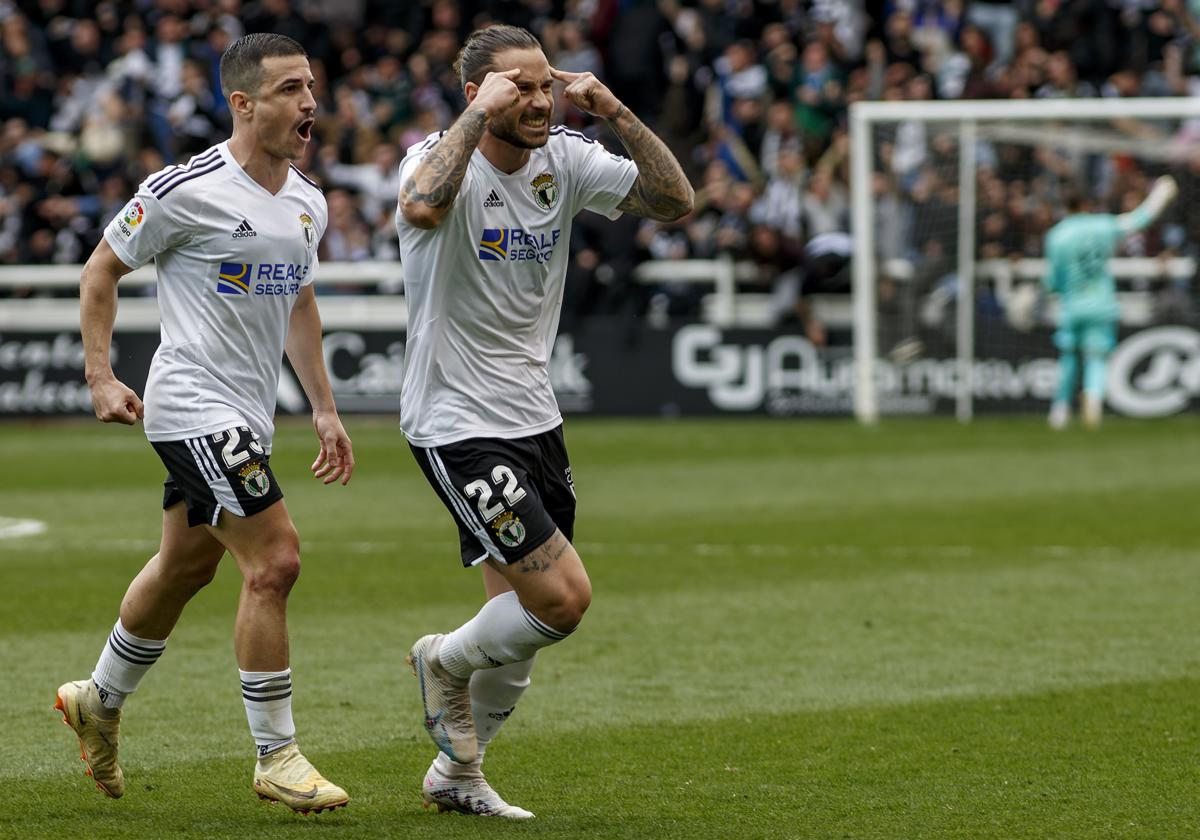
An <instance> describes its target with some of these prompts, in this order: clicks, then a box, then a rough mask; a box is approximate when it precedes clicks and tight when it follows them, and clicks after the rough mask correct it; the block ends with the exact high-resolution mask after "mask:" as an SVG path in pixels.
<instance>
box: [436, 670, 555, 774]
mask: <svg viewBox="0 0 1200 840" xmlns="http://www.w3.org/2000/svg"><path fill="white" fill-rule="evenodd" d="M533 663H534V659H532V658H531V659H526V660H525V661H524V662H513V663H511V664H509V665H501V666H500V667H499V668H485V669H482V670H479V671H476V672H475V673H473V674H471V716H472V717H474V718H475V738H476V740H477V741H478V742H479V756H478V757H477V758H476V759H475V760H474V761H472V762H471V763H470V764H459V763H458V762H457V761H452V760H451V759H450V756H448V755H446V754H445V753H443V752H439V753H438V756H437V758H436V759H435V760H434V769H436V770H437V771H438V772H439V773H441V774H442V775H443V776H446V777H448V778H451V779H454V778H460V777H462V776H471V775H475V774H479V773H481V772H482V770H481V768H482V766H483V754H484V751H485V750H486V749H487V746H488V744H489V743H491V740H492V739H493V738H495V737H496V733H498V732H499V731H500V727H501V726H503V725H504V722H505V721H506V720H508V718H509V717H510V716H511V715H512V713H513V709H514V708H515V707H516V705H517V701H518V700H520V699H521V695H522V694H524V693H525V689H527V688H529V675H530V673H531V672H532V671H533Z"/></svg>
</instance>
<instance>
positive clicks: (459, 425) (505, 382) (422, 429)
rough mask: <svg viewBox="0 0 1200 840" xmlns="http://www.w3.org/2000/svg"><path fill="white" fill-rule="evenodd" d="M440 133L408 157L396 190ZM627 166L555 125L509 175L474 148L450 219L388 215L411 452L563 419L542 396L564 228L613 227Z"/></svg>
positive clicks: (561, 275)
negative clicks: (403, 314)
mask: <svg viewBox="0 0 1200 840" xmlns="http://www.w3.org/2000/svg"><path fill="white" fill-rule="evenodd" d="M440 136H441V135H440V134H432V135H430V136H429V137H428V138H426V139H425V141H424V142H422V143H418V144H417V145H415V146H413V147H412V148H410V149H409V150H408V154H407V155H406V156H405V158H404V160H403V161H401V163H400V183H401V184H403V183H404V182H405V181H406V180H407V179H408V178H409V177H411V175H412V173H413V170H414V169H415V168H416V166H417V164H418V163H419V162H420V161H421V159H422V158H424V157H425V155H426V154H427V153H428V152H429V150H430V149H431V148H433V146H434V144H435V143H436V142H437V140H438V138H439V137H440ZM636 177H637V167H636V166H635V165H634V163H633V161H631V160H629V159H627V158H623V157H620V156H618V155H613V154H610V153H609V152H608V151H607V150H606V149H605V148H604V147H603V146H601V145H600V144H599V143H595V142H593V141H591V140H589V139H587V138H586V137H584V136H583V135H582V134H579V133H577V132H574V131H569V130H567V129H564V128H562V127H555V128H552V129H551V130H550V139H549V141H548V142H547V143H546V145H545V146H542V147H541V148H540V149H533V150H532V151H531V153H530V156H529V161H528V162H527V163H526V165H525V166H523V167H522V168H521V169H519V170H517V171H516V172H514V173H512V174H511V175H510V174H506V173H504V172H501V171H500V170H499V169H497V168H496V167H494V166H492V164H491V163H490V162H489V161H488V159H487V158H486V157H484V155H483V152H481V151H479V150H478V149H476V150H475V152H474V154H472V156H471V160H470V163H469V164H468V166H467V172H466V175H465V176H464V178H463V183H462V187H461V188H460V189H459V191H458V196H457V198H456V199H455V201H454V206H453V207H452V208H451V209H450V212H449V213H447V214H446V216H445V217H444V218H443V219H442V222H441V224H440V225H438V226H437V227H436V228H434V229H433V230H422V229H420V228H417V227H413V226H412V225H410V224H408V222H407V221H405V219H404V216H403V214H402V213H400V212H399V210H397V213H396V228H397V230H398V231H399V234H400V259H401V262H402V263H403V264H404V295H405V298H406V299H407V302H408V346H407V350H406V352H405V359H404V383H403V385H402V387H401V391H400V427H401V428H402V429H403V430H404V434H405V436H406V437H407V438H408V440H409V442H411V443H412V444H413V445H415V446H426V447H428V446H443V445H445V444H448V443H453V442H455V441H459V440H465V439H467V438H476V437H495V438H516V437H525V436H527V435H535V434H539V433H541V432H544V431H548V430H549V429H553V428H554V427H555V426H557V425H558V424H559V423H561V422H562V416H561V415H560V414H559V412H558V403H557V402H556V401H555V398H554V391H553V389H552V388H551V387H550V373H549V362H550V352H551V350H552V348H553V345H554V337H555V335H556V333H557V332H558V318H559V310H560V309H561V304H562V298H563V286H564V283H565V279H566V273H567V260H568V256H569V255H568V248H569V245H570V241H571V224H572V221H573V220H574V218H575V215H576V214H577V213H578V212H579V211H580V210H592V211H595V212H597V213H600V214H603V215H605V216H608V217H609V218H613V219H615V218H617V217H618V216H619V215H620V211H618V210H617V209H616V206H617V205H618V204H619V203H620V202H621V200H622V199H624V198H625V196H626V194H628V192H629V188H630V187H631V186H632V185H633V182H634V179H635V178H636Z"/></svg>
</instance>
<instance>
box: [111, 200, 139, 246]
mask: <svg viewBox="0 0 1200 840" xmlns="http://www.w3.org/2000/svg"><path fill="white" fill-rule="evenodd" d="M144 218H146V208H145V207H144V206H143V205H142V202H141V200H140V199H137V198H135V199H134V200H133V201H131V202H129V203H128V204H126V205H125V209H124V210H122V211H121V215H119V216H117V228H118V229H120V231H121V234H122V235H123V236H124V237H125V238H126V239H128V238H129V237H131V236H133V229H134V228H135V227H137V226H138V225H140V224H141V223H142V219H144Z"/></svg>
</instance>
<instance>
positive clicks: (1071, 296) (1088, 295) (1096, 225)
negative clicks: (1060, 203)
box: [1043, 175, 1179, 429]
mask: <svg viewBox="0 0 1200 840" xmlns="http://www.w3.org/2000/svg"><path fill="white" fill-rule="evenodd" d="M1178 192H1179V188H1178V187H1177V186H1176V184H1175V179H1174V178H1172V177H1171V176H1170V175H1164V176H1163V177H1161V178H1159V179H1158V180H1157V181H1155V182H1154V188H1153V189H1152V190H1151V191H1150V195H1149V196H1147V197H1146V200H1145V201H1143V202H1142V203H1141V205H1140V206H1139V207H1138V208H1137V209H1136V210H1133V211H1131V212H1129V213H1122V214H1121V215H1119V216H1118V215H1113V214H1111V213H1090V212H1087V209H1088V208H1087V207H1086V203H1085V199H1084V198H1083V197H1082V195H1081V194H1074V195H1072V196H1071V197H1070V198H1069V199H1068V201H1067V216H1066V218H1064V219H1063V220H1062V221H1061V222H1059V223H1058V224H1056V225H1055V226H1054V227H1052V228H1050V230H1049V231H1048V232H1047V233H1046V276H1045V277H1044V278H1043V282H1044V284H1045V286H1046V288H1047V290H1049V291H1050V292H1052V293H1054V294H1057V295H1059V313H1058V330H1057V331H1056V332H1055V333H1054V344H1055V346H1056V347H1058V350H1059V380H1058V393H1057V394H1056V395H1055V397H1054V402H1053V403H1051V406H1050V426H1051V427H1052V428H1055V429H1061V428H1064V427H1065V426H1066V425H1067V423H1068V422H1070V419H1071V397H1072V395H1073V394H1074V392H1075V383H1076V380H1077V379H1078V377H1079V357H1080V356H1082V357H1083V399H1082V401H1081V407H1082V409H1081V410H1082V415H1083V422H1084V425H1085V426H1087V427H1089V428H1093V429H1094V428H1096V427H1098V426H1099V425H1100V416H1101V414H1102V412H1103V406H1104V386H1105V383H1106V381H1107V378H1108V355H1109V353H1111V352H1112V349H1113V347H1115V346H1116V343H1117V316H1118V310H1117V291H1116V281H1115V280H1114V279H1113V275H1112V272H1111V271H1110V270H1109V267H1108V261H1109V259H1111V258H1112V255H1113V250H1114V249H1115V248H1116V245H1117V243H1118V242H1120V241H1121V240H1122V239H1123V238H1125V237H1126V236H1128V235H1129V234H1131V233H1135V232H1136V231H1139V230H1143V229H1145V228H1147V227H1149V226H1150V225H1151V224H1152V223H1153V222H1154V220H1155V219H1157V218H1158V217H1159V215H1161V214H1162V212H1163V210H1164V209H1166V207H1167V205H1168V204H1170V203H1171V201H1172V200H1173V199H1174V198H1175V196H1176V194H1177V193H1178Z"/></svg>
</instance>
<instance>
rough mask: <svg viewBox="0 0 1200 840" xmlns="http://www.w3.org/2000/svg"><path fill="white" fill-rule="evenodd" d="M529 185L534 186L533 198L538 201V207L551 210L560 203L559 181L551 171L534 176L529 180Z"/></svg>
mask: <svg viewBox="0 0 1200 840" xmlns="http://www.w3.org/2000/svg"><path fill="white" fill-rule="evenodd" d="M529 186H531V187H533V200H534V201H536V202H537V206H538V207H541V208H542V209H543V210H550V209H552V208H553V207H554V205H555V204H558V182H557V181H555V180H554V176H553V175H551V174H550V173H549V172H543V173H542V174H541V175H539V176H537V177H536V178H534V179H533V180H532V181H530V182H529Z"/></svg>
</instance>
